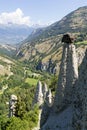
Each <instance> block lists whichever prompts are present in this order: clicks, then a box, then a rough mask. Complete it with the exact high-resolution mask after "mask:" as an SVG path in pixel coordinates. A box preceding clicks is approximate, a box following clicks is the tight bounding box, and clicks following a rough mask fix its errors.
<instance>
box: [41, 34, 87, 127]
mask: <svg viewBox="0 0 87 130" xmlns="http://www.w3.org/2000/svg"><path fill="white" fill-rule="evenodd" d="M62 41H63V42H65V43H64V45H63V54H62V61H61V65H60V73H59V78H58V87H57V89H56V94H55V98H54V103H53V102H52V96H51V92H50V91H48V92H47V93H46V98H45V100H44V104H43V107H42V113H41V120H40V130H87V50H86V52H85V56H84V59H83V61H82V63H81V65H80V67H79V74H78V64H77V63H78V62H77V56H76V50H75V45H74V44H72V42H73V38H71V37H70V35H68V34H67V35H64V37H63V39H62Z"/></svg>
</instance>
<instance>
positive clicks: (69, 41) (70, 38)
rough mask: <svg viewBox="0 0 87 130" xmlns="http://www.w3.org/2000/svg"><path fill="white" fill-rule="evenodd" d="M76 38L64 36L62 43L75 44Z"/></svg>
mask: <svg viewBox="0 0 87 130" xmlns="http://www.w3.org/2000/svg"><path fill="white" fill-rule="evenodd" d="M73 41H74V37H72V36H71V34H64V35H63V38H62V42H64V43H73Z"/></svg>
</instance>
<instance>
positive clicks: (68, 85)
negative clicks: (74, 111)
mask: <svg viewBox="0 0 87 130" xmlns="http://www.w3.org/2000/svg"><path fill="white" fill-rule="evenodd" d="M62 42H64V45H63V53H62V60H61V65H60V72H59V77H58V87H57V89H56V95H55V98H54V110H55V111H59V110H60V109H61V108H62V107H63V106H64V105H68V104H70V103H71V102H72V88H73V84H74V83H75V81H76V80H77V78H78V64H77V56H76V49H75V45H74V44H73V43H72V42H73V38H72V37H70V35H69V34H66V35H64V36H63V38H62Z"/></svg>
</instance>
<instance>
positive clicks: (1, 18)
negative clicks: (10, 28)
mask: <svg viewBox="0 0 87 130" xmlns="http://www.w3.org/2000/svg"><path fill="white" fill-rule="evenodd" d="M9 23H12V24H19V25H22V24H24V25H28V26H30V25H31V21H30V17H29V16H24V13H23V12H22V10H21V9H20V8H18V9H16V10H15V11H14V12H10V13H7V12H4V13H1V14H0V24H6V25H7V24H9Z"/></svg>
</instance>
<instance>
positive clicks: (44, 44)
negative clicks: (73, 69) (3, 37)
mask: <svg viewBox="0 0 87 130" xmlns="http://www.w3.org/2000/svg"><path fill="white" fill-rule="evenodd" d="M86 26H87V6H85V7H81V8H79V9H77V10H75V11H73V12H71V13H70V14H68V15H67V16H65V17H64V18H63V19H61V20H60V21H58V22H56V23H54V24H52V25H51V26H49V27H46V28H42V29H37V30H36V31H34V32H33V33H32V34H31V35H29V37H28V38H27V39H25V41H23V43H22V45H21V46H20V48H19V50H18V53H17V57H18V58H19V59H20V60H21V61H25V60H27V61H29V63H32V62H33V65H35V64H38V63H39V61H42V62H43V63H46V64H48V63H47V62H48V61H49V59H50V58H51V59H52V60H53V62H55V63H58V64H59V63H60V59H61V45H62V43H61V38H62V35H63V34H64V33H67V32H68V33H71V34H72V35H73V36H74V37H75V44H78V42H81V41H83V43H79V45H77V47H78V46H79V48H78V49H77V50H78V51H79V50H81V48H83V47H82V46H80V45H82V44H85V46H86V44H87V29H86ZM80 52H81V51H80Z"/></svg>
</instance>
